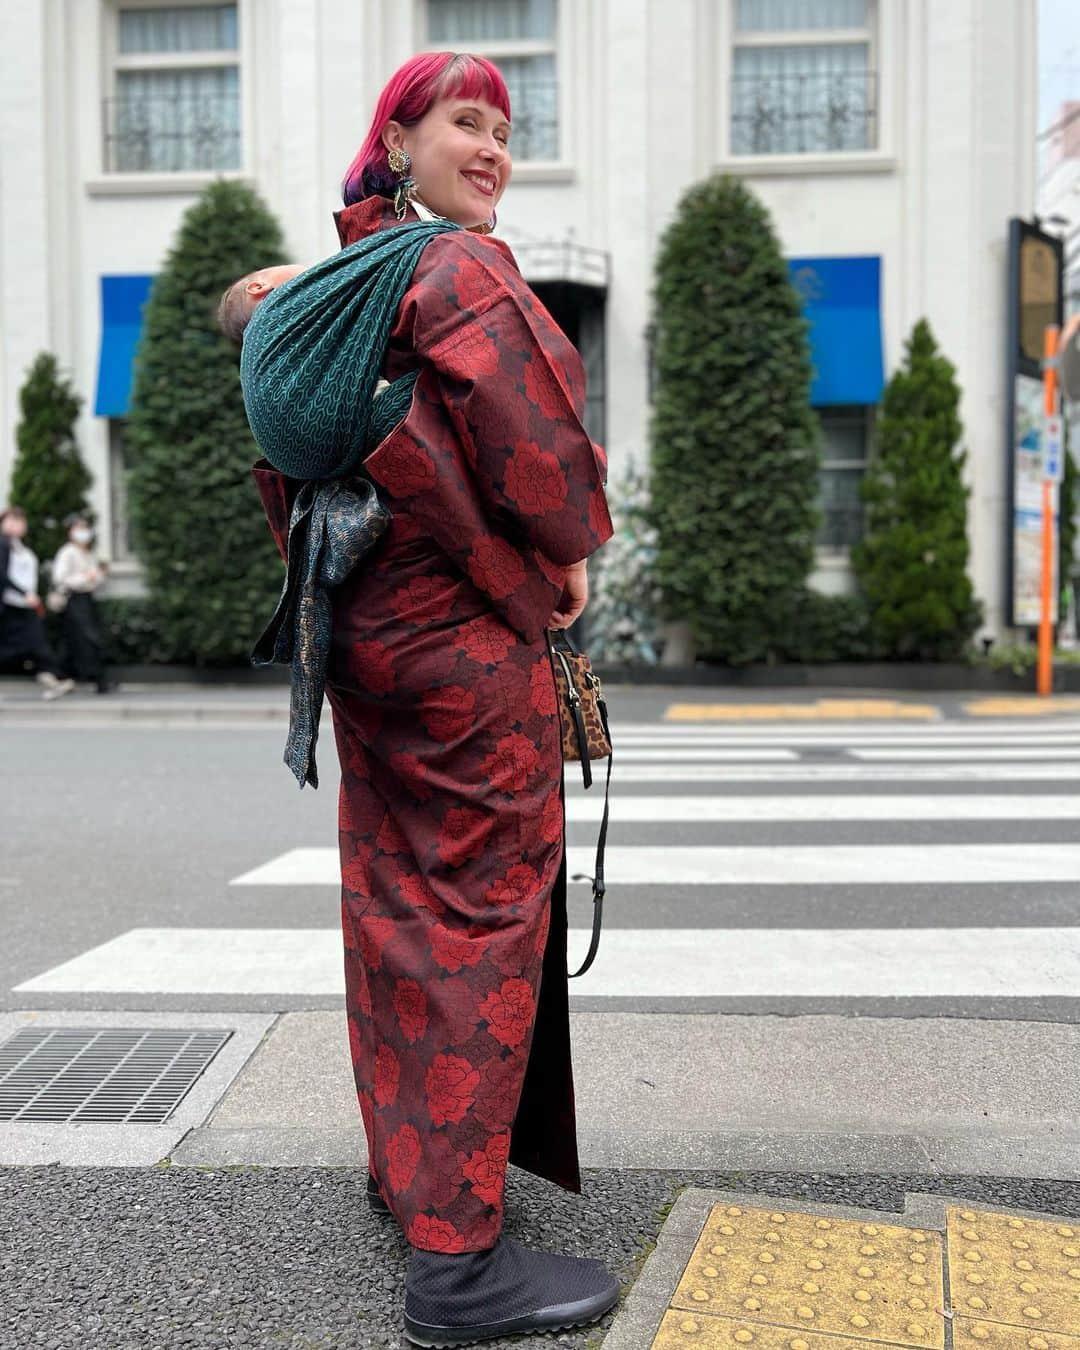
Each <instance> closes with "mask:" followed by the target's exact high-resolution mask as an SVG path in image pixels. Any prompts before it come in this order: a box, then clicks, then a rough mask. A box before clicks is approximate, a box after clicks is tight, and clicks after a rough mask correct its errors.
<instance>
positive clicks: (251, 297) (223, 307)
mask: <svg viewBox="0 0 1080 1350" xmlns="http://www.w3.org/2000/svg"><path fill="white" fill-rule="evenodd" d="M303 271H304V268H303V267H301V266H300V264H299V263H281V264H280V265H279V266H277V267H262V268H260V269H259V271H257V272H249V273H248V274H247V276H246V277H241V278H240V280H239V281H234V282H233V284H232V285H231V286H230V287H229V289H228V290H227V291H226V292H225V294H224V295H223V296H222V297H221V302H220V303H219V305H218V311H217V317H218V323H219V324H220V326H221V331H222V332H223V333H224V334H225V336H226V337H227V338H228V339H229V340H230V342H234V343H235V344H236V345H237V346H238V347H239V346H240V345H241V343H242V342H243V340H244V329H245V328H246V327H247V326H248V323H249V322H250V321H251V316H252V314H254V313H255V306H256V305H257V304H258V303H259V301H260V300H265V299H266V297H267V296H268V295H269V294H270V292H271V291H272V290H274V289H275V288H276V287H278V286H281V285H283V284H284V283H285V282H286V281H291V280H292V278H293V277H295V276H299V274H300V273H301V272H303Z"/></svg>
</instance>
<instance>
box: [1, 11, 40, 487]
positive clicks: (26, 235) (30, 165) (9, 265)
mask: <svg viewBox="0 0 1080 1350" xmlns="http://www.w3.org/2000/svg"><path fill="white" fill-rule="evenodd" d="M46 8H47V0H20V3H19V4H15V5H2V6H0V314H2V315H3V324H2V325H0V497H2V498H3V499H4V500H6V498H7V491H8V486H9V484H10V481H11V469H12V465H13V464H14V460H15V428H16V425H17V424H18V420H19V388H20V386H21V385H22V383H23V380H24V378H25V376H26V372H27V368H28V367H29V366H30V364H31V362H32V361H33V359H34V357H35V356H36V355H37V354H38V352H40V351H44V350H46V349H48V347H49V345H50V332H49V313H50V296H49V243H50V239H49V202H48V183H47V173H48V164H49V153H50V148H49V146H48V145H47V144H46V135H45V131H46V126H47V116H46V106H45V104H46V80H45V57H46V49H45V44H46V22H47V15H46Z"/></svg>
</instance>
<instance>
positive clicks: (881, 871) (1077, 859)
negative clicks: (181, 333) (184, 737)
mask: <svg viewBox="0 0 1080 1350" xmlns="http://www.w3.org/2000/svg"><path fill="white" fill-rule="evenodd" d="M566 855H567V867H568V869H569V871H570V873H571V874H573V873H574V872H591V870H592V863H593V861H594V858H595V855H594V852H593V850H592V848H591V847H583V848H568V849H567V850H566ZM606 875H607V881H608V884H609V885H623V886H629V885H636V886H717V885H726V886H732V885H739V886H777V885H799V886H845V885H874V886H890V885H904V886H914V885H920V884H922V885H925V884H928V883H940V884H948V883H952V882H964V883H967V884H969V885H977V884H979V883H983V882H1018V881H1019V882H1023V881H1066V882H1080V843H1078V844H917V845H884V844H854V845H826V846H822V847H815V846H796V847H787V846H785V845H782V844H778V845H770V846H767V847H765V846H762V847H751V848H745V847H738V846H735V847H714V846H712V845H699V846H689V847H677V848H676V847H665V848H649V847H645V848H634V847H630V846H623V845H618V844H616V845H609V847H608V851H607V865H606ZM229 884H230V885H231V886H340V884H341V873H340V868H339V861H338V851H337V849H335V848H294V849H290V850H289V851H288V852H287V853H282V854H281V855H280V856H278V857H277V858H272V859H271V860H270V861H269V862H266V863H263V864H262V866H260V867H256V868H253V869H252V870H251V871H250V872H244V873H243V874H242V875H241V876H238V877H234V878H233V880H232V881H231V882H230V883H229Z"/></svg>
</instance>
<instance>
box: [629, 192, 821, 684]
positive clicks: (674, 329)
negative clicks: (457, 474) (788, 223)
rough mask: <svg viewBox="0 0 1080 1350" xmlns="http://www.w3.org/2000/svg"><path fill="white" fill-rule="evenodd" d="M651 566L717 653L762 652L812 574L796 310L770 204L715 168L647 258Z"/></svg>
mask: <svg viewBox="0 0 1080 1350" xmlns="http://www.w3.org/2000/svg"><path fill="white" fill-rule="evenodd" d="M654 298H655V366H654V370H655V377H656V399H655V406H654V411H653V418H652V428H651V441H652V494H653V520H654V523H655V525H656V527H657V530H658V534H659V547H658V555H657V564H656V566H657V576H658V578H659V581H660V585H661V587H662V589H663V593H664V600H665V608H666V610H667V614H668V617H669V618H672V619H681V620H685V621H687V622H688V623H689V625H690V628H691V632H692V633H693V635H694V637H695V639H696V642H697V645H698V648H699V650H700V651H701V652H702V653H703V654H705V655H708V656H712V657H714V658H718V659H720V660H723V661H726V662H729V663H742V662H747V661H753V660H757V659H761V658H762V657H766V656H768V655H769V654H770V652H771V651H772V650H773V648H774V646H775V643H776V641H777V640H778V638H779V637H780V636H781V635H782V633H783V630H784V627H785V623H786V616H787V615H788V614H790V613H791V610H792V606H793V605H794V604H795V603H796V602H797V597H798V595H799V594H800V593H801V592H802V589H803V587H804V583H805V581H806V578H807V576H808V574H809V571H810V568H811V565H812V563H813V557H814V533H815V528H816V523H817V509H816V500H817V496H818V483H817V472H818V462H819V451H818V445H819V437H820V431H819V428H818V424H817V421H816V419H815V417H814V415H813V413H812V411H811V408H810V402H809V388H810V376H811V367H810V354H809V346H808V342H807V324H806V321H805V319H804V318H803V316H802V313H801V307H800V303H799V299H798V296H797V295H796V293H795V290H794V288H793V287H792V285H791V283H790V280H789V274H788V268H787V264H786V263H785V261H784V258H783V256H782V255H781V252H780V246H779V243H778V241H777V238H776V235H775V233H774V231H773V227H772V222H771V219H770V217H769V214H768V212H767V211H766V209H765V207H764V206H763V205H762V204H761V202H760V201H758V199H757V198H756V197H755V196H754V195H753V194H752V193H751V192H750V191H749V190H748V189H747V188H746V187H744V186H743V185H742V184H741V183H740V182H738V181H737V180H736V179H733V178H728V177H724V176H722V175H720V174H714V175H713V176H711V177H710V178H707V179H706V180H704V181H703V182H701V183H698V184H696V185H695V186H694V187H692V188H691V189H690V190H689V191H688V192H687V193H686V195H685V196H684V197H683V199H682V201H681V202H680V203H679V206H678V209H677V211H676V214H675V218H674V220H673V221H672V223H671V225H670V226H669V227H668V229H667V231H666V233H665V234H664V237H663V240H662V241H661V245H660V250H659V254H658V258H657V266H656V286H655V292H654Z"/></svg>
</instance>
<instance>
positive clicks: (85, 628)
mask: <svg viewBox="0 0 1080 1350" xmlns="http://www.w3.org/2000/svg"><path fill="white" fill-rule="evenodd" d="M64 524H65V525H66V526H67V532H68V540H67V543H66V544H64V546H63V547H62V548H61V549H60V551H59V552H58V553H57V555H56V557H55V558H54V559H53V564H52V590H51V594H55V595H56V597H57V601H56V603H58V604H62V605H63V610H62V611H61V614H62V624H63V631H64V644H65V646H66V648H67V656H68V665H69V667H70V671H71V674H72V675H74V677H75V678H76V680H85V681H88V682H92V683H93V684H94V685H96V687H97V691H98V693H99V694H107V693H108V692H109V691H110V689H111V688H113V686H112V685H110V684H109V682H108V679H107V678H106V675H105V660H104V651H103V646H104V644H103V641H102V636H101V623H100V620H99V617H98V611H97V605H96V603H95V601H94V592H95V591H96V590H97V589H98V588H99V587H100V586H101V585H102V584H103V582H104V581H105V564H104V563H102V562H100V561H99V560H98V558H97V557H96V555H95V554H94V553H93V551H92V550H91V547H90V545H91V542H92V541H93V538H94V531H93V529H92V528H91V526H90V522H89V521H88V520H87V519H86V517H85V516H80V515H78V514H74V515H70V516H68V517H67V518H66V519H65V521H64ZM50 603H53V602H52V601H51V600H50Z"/></svg>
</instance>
